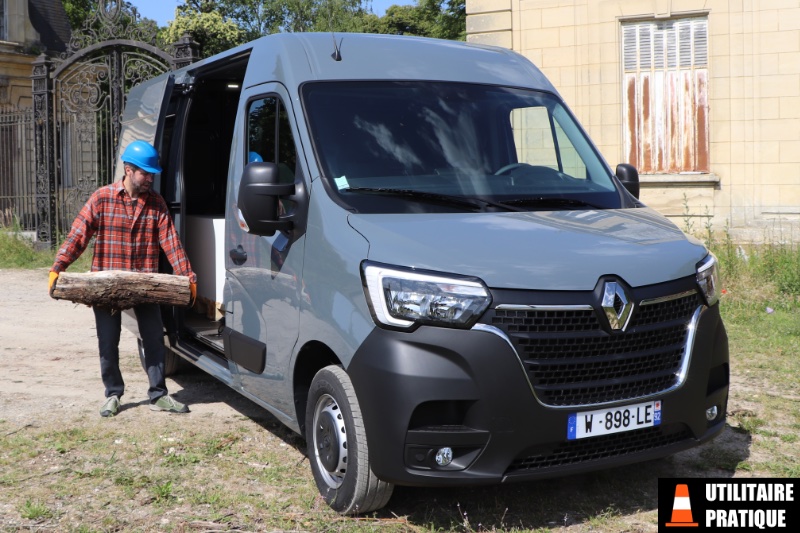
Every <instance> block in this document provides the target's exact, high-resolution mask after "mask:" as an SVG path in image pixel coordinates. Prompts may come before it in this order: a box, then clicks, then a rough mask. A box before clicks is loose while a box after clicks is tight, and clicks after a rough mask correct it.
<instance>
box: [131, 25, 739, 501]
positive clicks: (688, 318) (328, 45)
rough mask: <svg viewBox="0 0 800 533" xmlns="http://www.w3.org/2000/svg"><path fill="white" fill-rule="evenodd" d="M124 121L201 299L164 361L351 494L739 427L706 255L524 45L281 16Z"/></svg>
mask: <svg viewBox="0 0 800 533" xmlns="http://www.w3.org/2000/svg"><path fill="white" fill-rule="evenodd" d="M133 139H144V140H147V141H149V142H152V143H153V144H154V145H155V146H156V147H157V148H158V149H159V151H160V153H161V157H162V161H161V164H162V166H163V168H164V171H163V172H162V173H161V175H160V176H158V177H157V178H156V183H155V185H154V187H155V188H156V190H158V191H160V193H161V194H162V195H163V196H164V197H165V199H166V200H167V203H168V204H169V206H170V209H171V211H172V216H173V217H174V220H175V222H176V225H177V227H178V228H179V229H180V232H181V235H182V239H183V242H184V244H185V247H186V250H187V253H188V255H189V258H190V260H191V263H192V266H193V268H194V270H195V272H196V273H197V275H198V278H199V281H198V300H199V305H197V306H195V308H193V309H191V310H185V309H177V308H176V309H174V310H173V309H170V310H169V312H165V313H164V320H165V324H164V327H165V339H166V343H167V345H168V348H169V357H168V366H169V367H175V366H176V365H177V362H178V361H180V360H186V361H189V362H191V363H192V364H194V365H196V366H197V367H199V368H201V369H203V370H204V371H206V372H208V373H209V374H211V375H212V376H214V377H215V378H217V379H219V380H220V381H222V382H223V383H225V384H227V385H229V386H230V387H231V388H233V389H235V390H236V391H238V392H240V393H241V394H242V395H244V396H246V397H247V398H249V399H250V400H252V401H253V402H255V403H257V404H258V405H260V406H262V407H263V408H264V409H266V410H268V411H269V412H270V413H272V414H273V415H274V416H276V417H277V418H278V419H279V420H280V421H281V422H283V423H284V424H286V425H287V426H288V427H289V428H291V429H292V430H294V431H296V432H297V433H299V434H301V435H302V436H303V437H304V438H305V440H306V442H307V443H308V457H309V462H310V465H311V469H312V471H313V475H314V479H315V480H316V484H317V486H318V487H319V490H320V492H321V494H322V495H323V496H324V498H325V500H326V501H327V502H328V504H329V505H330V506H331V507H332V508H333V509H335V510H337V511H338V512H340V513H344V514H350V513H363V512H369V511H372V510H375V509H379V508H381V507H383V506H384V505H386V503H387V502H388V500H389V498H390V496H391V494H392V489H393V487H394V486H395V485H411V486H453V485H481V484H491V483H504V482H511V481H523V480H533V479H539V478H545V477H552V476H562V475H566V474H573V473H577V472H585V471H590V470H596V469H604V468H610V467H614V466H618V465H624V464H629V463H633V462H637V461H645V460H650V459H654V458H659V457H664V456H667V455H670V454H673V453H675V452H678V451H680V450H684V449H686V448H689V447H692V446H696V445H698V444H701V443H703V442H706V441H708V440H709V439H711V438H713V437H714V436H715V435H716V434H718V433H719V432H720V431H721V430H722V428H723V426H724V422H725V410H726V403H727V397H728V383H729V371H728V342H727V336H726V332H725V327H724V326H723V323H722V321H721V319H720V313H719V305H718V299H719V292H718V283H719V282H718V278H717V263H716V260H715V258H714V256H713V255H711V254H710V253H709V251H708V250H707V249H706V248H705V247H704V246H703V244H701V243H700V242H698V241H697V240H695V239H693V238H691V237H688V236H686V235H684V234H683V233H682V232H681V231H680V230H679V229H678V228H677V227H676V226H675V225H673V224H672V223H671V222H670V221H668V220H667V219H666V218H664V217H663V216H661V215H660V214H658V213H657V212H655V211H653V210H652V209H649V208H648V207H647V206H645V205H644V204H643V203H641V202H640V201H639V200H638V199H637V197H638V175H637V173H636V170H635V169H634V168H633V167H631V166H629V165H624V164H623V165H619V166H617V167H616V168H615V169H614V170H612V169H611V167H609V165H608V164H607V163H606V161H605V160H604V159H603V157H602V156H601V155H600V153H599V151H598V150H597V148H596V147H595V146H594V144H592V141H591V140H590V139H589V138H588V137H587V135H586V133H585V132H584V130H583V129H582V128H581V126H580V125H579V124H578V122H577V121H576V119H575V117H574V115H573V114H572V112H571V111H570V110H569V108H568V107H567V105H566V104H565V103H564V101H563V99H562V98H561V97H560V96H559V94H558V91H557V90H556V89H555V88H554V87H553V85H552V84H551V83H550V82H549V81H548V80H547V79H546V78H545V76H544V75H543V74H542V73H541V72H540V71H539V70H538V69H537V68H536V67H535V66H534V65H532V64H531V63H530V62H529V61H528V60H526V59H524V58H523V57H521V56H520V55H517V54H515V53H513V52H511V51H509V50H504V49H499V48H491V47H485V46H475V45H469V44H464V43H456V42H447V41H438V40H428V39H422V38H409V37H397V36H377V35H351V34H336V35H331V34H280V35H271V36H267V37H264V38H261V39H259V40H257V41H254V42H252V43H249V44H246V45H243V46H240V47H238V48H235V49H232V50H230V51H228V52H225V53H222V54H220V55H217V56H214V57H211V58H209V59H206V60H203V61H201V62H199V63H196V64H193V65H191V66H188V67H186V68H183V69H181V70H178V71H175V72H170V73H167V74H164V75H162V76H161V77H158V78H155V79H153V80H150V81H148V82H146V83H144V84H142V85H140V86H138V87H136V88H135V89H134V90H133V91H132V92H131V93H130V95H129V97H128V102H127V107H126V111H125V114H124V118H123V125H122V131H121V139H120V147H121V148H124V147H125V146H126V145H127V143H129V142H130V141H132V140H133ZM117 168H118V169H120V168H121V166H120V164H119V162H118V163H117ZM164 268H165V271H166V272H169V270H168V268H169V267H168V265H166V264H165V265H164Z"/></svg>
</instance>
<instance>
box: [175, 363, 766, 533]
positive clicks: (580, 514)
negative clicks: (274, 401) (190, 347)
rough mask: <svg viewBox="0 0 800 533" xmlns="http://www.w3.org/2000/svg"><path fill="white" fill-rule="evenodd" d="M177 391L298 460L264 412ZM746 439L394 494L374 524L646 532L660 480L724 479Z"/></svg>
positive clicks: (197, 391)
mask: <svg viewBox="0 0 800 533" xmlns="http://www.w3.org/2000/svg"><path fill="white" fill-rule="evenodd" d="M172 379H174V380H175V381H176V382H177V383H178V384H179V385H180V386H181V387H182V388H183V390H181V391H179V392H178V393H176V394H175V395H174V396H175V398H176V399H177V400H179V401H181V402H185V403H188V404H189V405H196V404H201V403H206V402H225V403H226V404H227V405H229V406H230V407H232V408H233V409H235V410H236V411H237V412H239V413H240V414H241V415H243V416H246V417H248V418H249V419H251V420H253V421H254V422H256V423H257V424H259V425H260V426H261V427H262V428H263V429H265V430H266V431H269V432H271V433H272V434H273V435H275V436H277V437H279V438H280V439H282V440H283V441H284V442H286V443H287V444H289V445H290V446H292V447H294V448H295V449H296V450H297V451H298V452H299V453H301V454H303V455H305V441H304V440H303V439H302V437H300V436H299V435H297V434H295V433H294V432H292V431H291V430H289V429H288V428H286V427H285V426H283V425H282V424H281V423H280V422H279V421H278V419H276V418H275V417H274V416H272V415H271V414H270V413H269V412H267V411H266V410H265V409H262V408H261V407H260V406H258V405H256V404H255V403H253V402H251V401H250V400H248V399H246V398H244V397H243V396H241V395H239V394H238V393H236V392H235V391H233V390H232V389H230V388H229V387H227V386H226V385H224V384H222V383H221V382H219V381H217V380H215V379H214V378H212V377H210V376H208V375H206V374H204V373H202V372H201V371H199V370H196V369H194V370H193V369H189V370H184V371H183V373H181V374H180V375H176V376H173V378H172ZM750 440H751V439H750V435H749V434H748V433H746V432H744V431H742V430H740V429H737V428H734V427H731V426H730V425H726V427H725V428H724V429H723V431H722V433H721V434H720V435H719V436H718V437H717V438H716V439H714V440H713V441H711V442H709V443H706V444H704V445H703V446H700V447H698V448H694V449H692V450H687V451H684V452H680V453H678V454H676V455H674V456H671V457H668V458H666V459H660V460H655V461H648V462H644V463H639V464H634V465H630V466H625V467H620V468H614V469H610V470H603V471H599V472H594V473H590V474H581V475H572V476H566V477H561V478H554V479H545V480H539V481H530V482H519V483H509V484H503V485H493V486H485V487H452V488H436V489H432V488H415V487H395V490H394V494H393V496H392V499H391V500H390V501H389V504H388V505H387V506H386V507H385V508H384V509H382V510H380V511H378V512H376V513H375V517H376V518H385V519H393V518H397V517H402V518H404V519H405V520H407V521H408V522H409V523H411V524H414V525H417V526H420V527H423V528H425V529H431V530H434V531H436V530H440V529H442V530H450V529H452V528H456V527H457V528H460V529H464V530H466V531H471V530H475V531H482V530H492V529H493V528H494V529H500V530H502V529H508V528H519V529H539V528H554V527H568V526H571V525H575V524H582V523H586V522H591V523H592V525H593V526H594V527H595V528H596V529H599V530H602V529H603V527H602V521H603V520H605V519H606V518H609V519H611V518H618V517H621V516H625V515H627V516H628V517H630V519H631V522H633V523H632V524H631V528H630V530H631V531H640V530H648V529H649V530H652V528H653V524H652V523H642V524H641V526H637V525H636V523H635V522H636V521H637V520H638V519H637V515H638V514H639V513H645V512H648V511H653V510H657V509H658V480H659V478H678V477H689V478H703V477H731V476H732V475H733V472H734V471H735V468H736V465H737V464H738V463H740V462H741V461H744V460H746V459H747V458H748V456H749V453H750V452H749V450H750Z"/></svg>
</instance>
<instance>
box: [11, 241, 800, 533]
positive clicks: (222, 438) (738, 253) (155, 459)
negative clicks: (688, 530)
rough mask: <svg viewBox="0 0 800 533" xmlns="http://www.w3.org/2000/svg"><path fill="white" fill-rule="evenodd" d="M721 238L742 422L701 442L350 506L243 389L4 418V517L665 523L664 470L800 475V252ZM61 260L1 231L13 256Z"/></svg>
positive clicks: (35, 261)
mask: <svg viewBox="0 0 800 533" xmlns="http://www.w3.org/2000/svg"><path fill="white" fill-rule="evenodd" d="M708 241H709V244H710V246H711V248H712V249H713V250H714V251H715V253H716V255H717V256H718V258H719V260H720V269H721V272H722V283H721V285H720V288H721V289H722V292H723V294H722V299H721V312H722V314H723V318H724V320H725V324H726V327H727V331H728V336H729V342H730V349H731V376H732V385H731V396H730V403H729V413H728V425H729V426H730V427H729V428H728V429H727V430H726V432H724V435H723V436H721V437H720V438H718V439H716V440H715V441H712V442H711V443H709V444H707V445H705V446H703V447H700V448H698V449H695V450H693V451H691V452H692V453H688V452H685V453H683V454H678V455H676V456H675V457H673V458H670V459H667V460H664V461H656V462H651V463H646V464H644V465H634V466H632V467H626V468H619V469H615V470H613V471H604V472H597V473H594V474H589V475H584V476H573V477H567V478H557V479H552V480H547V481H542V482H537V483H525V484H516V485H514V484H509V485H502V486H496V487H484V488H470V487H464V488H457V489H409V488H404V487H398V488H397V489H396V490H395V495H394V496H393V498H392V500H391V501H390V503H389V506H387V508H386V509H384V510H381V511H379V512H376V513H372V514H370V515H367V516H359V517H355V518H344V517H340V516H338V515H336V514H335V513H334V512H332V511H331V510H330V509H329V508H328V507H327V506H326V505H325V503H324V502H323V501H322V499H321V497H320V496H319V494H318V492H317V489H316V486H315V485H314V482H313V479H312V477H311V473H310V470H309V467H308V462H307V459H306V458H305V457H304V454H303V452H302V446H303V443H302V441H301V439H299V438H297V437H296V436H294V435H293V434H292V433H291V432H289V431H288V430H286V429H285V428H283V427H282V426H280V425H279V424H277V422H276V421H275V420H274V419H272V418H270V417H269V416H265V415H264V413H263V411H260V410H259V409H258V408H256V407H254V406H253V404H251V403H250V402H248V401H247V400H245V399H243V398H240V397H238V396H235V395H234V393H232V392H230V395H231V396H232V397H233V398H232V399H230V400H226V401H227V403H229V404H230V405H231V406H234V408H236V409H239V410H240V411H241V412H242V413H245V416H238V415H235V416H231V417H230V418H229V419H227V420H225V421H224V422H220V421H214V420H211V419H209V420H199V421H198V420H197V419H193V423H192V424H191V425H186V424H185V423H184V420H185V419H180V418H178V417H176V418H165V419H164V420H165V422H164V423H163V424H161V425H158V426H155V425H153V424H148V423H144V421H146V420H148V419H147V418H137V416H138V414H139V412H138V411H136V410H131V411H128V412H127V413H126V416H121V417H118V419H114V421H113V424H109V423H105V422H107V421H102V420H99V419H98V420H95V419H85V418H76V419H74V420H64V421H54V422H52V423H50V424H48V423H45V422H42V423H40V424H41V425H40V426H38V425H31V426H30V427H28V426H26V427H24V428H22V429H20V428H19V427H15V426H13V425H12V423H10V422H9V421H7V420H0V516H4V515H5V516H7V517H8V518H6V519H4V520H6V521H5V522H0V529H4V528H5V529H9V530H12V529H13V530H16V529H28V528H30V529H36V528H43V529H48V528H49V529H50V530H65V531H113V530H125V531H148V530H162V531H187V530H203V529H205V530H300V531H323V532H327V531H330V532H333V531H336V532H351V531H352V532H355V531H358V532H362V531H390V532H391V531H397V532H400V531H402V532H406V531H415V532H422V531H457V532H468V533H469V532H478V531H510V532H531V531H542V532H545V531H557V530H562V529H563V530H568V531H590V530H591V531H609V532H621V531H632V530H634V531H655V530H656V528H657V523H658V519H657V513H656V502H657V486H658V478H659V477H675V476H676V472H678V473H679V474H678V475H686V476H694V477H708V476H713V477H720V476H737V475H739V476H742V475H746V476H751V475H752V476H763V477H771V476H774V477H798V476H800V451H798V448H797V442H798V440H800V384H799V383H798V380H797V376H798V375H800V320H798V318H797V317H798V316H800V250H798V247H797V245H792V244H783V243H778V244H772V245H767V246H750V247H748V248H747V249H744V248H740V247H739V246H736V245H734V244H733V243H732V242H731V241H730V240H729V239H727V238H723V239H719V240H717V241H713V240H711V239H708ZM84 255H85V256H88V255H89V254H84ZM52 260H53V257H52V252H50V251H45V252H34V251H33V250H32V249H31V246H30V243H29V242H26V241H25V240H24V239H23V238H21V237H20V236H19V234H18V233H17V234H15V233H14V232H13V231H12V232H2V231H0V268H20V267H32V268H41V267H49V266H50V265H51V264H52ZM82 260H83V258H82ZM87 265H88V260H87ZM87 268H88V267H87ZM192 379H203V380H205V379H208V380H207V381H203V387H206V388H207V389H208V391H207V394H208V395H210V396H217V397H218V396H219V395H221V394H226V392H224V391H228V389H227V388H225V387H224V386H222V385H220V384H218V383H216V382H215V381H213V380H211V379H210V378H204V377H202V376H200V377H198V376H195V377H194V378H192ZM146 416H147V414H142V417H146ZM2 502H6V505H5V507H3V505H4V504H3V503H2Z"/></svg>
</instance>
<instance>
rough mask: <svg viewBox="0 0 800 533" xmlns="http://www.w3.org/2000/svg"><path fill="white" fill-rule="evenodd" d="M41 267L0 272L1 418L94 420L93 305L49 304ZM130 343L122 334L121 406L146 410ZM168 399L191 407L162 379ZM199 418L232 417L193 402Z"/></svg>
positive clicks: (98, 395)
mask: <svg viewBox="0 0 800 533" xmlns="http://www.w3.org/2000/svg"><path fill="white" fill-rule="evenodd" d="M47 276H48V274H47V271H46V270H0V287H2V288H0V291H1V292H2V294H3V298H2V299H3V305H2V308H0V365H2V368H3V372H2V373H0V413H2V415H0V417H2V418H3V419H5V420H7V421H14V420H17V421H18V422H20V423H23V424H25V423H35V421H36V419H37V418H38V417H46V418H48V419H52V418H54V417H61V416H62V415H63V416H66V415H68V416H69V417H74V416H77V415H81V414H86V415H90V416H96V415H97V416H99V415H98V410H99V408H100V405H101V404H102V403H103V400H104V394H103V390H104V389H103V383H102V381H101V380H100V362H99V358H98V355H97V337H96V333H95V326H94V314H93V313H92V310H91V308H89V307H87V306H85V305H78V304H74V303H72V302H68V301H65V300H53V299H51V298H50V297H49V295H48V292H47ZM135 354H136V338H135V337H134V335H133V334H131V333H130V332H129V331H127V330H126V329H125V328H123V329H122V338H121V339H120V359H121V367H122V369H123V378H124V379H125V388H126V391H125V396H124V397H123V399H122V408H123V409H125V410H127V409H131V408H135V409H137V410H141V411H148V412H149V409H148V408H147V405H146V402H147V388H148V383H147V376H146V375H145V373H144V371H142V369H141V367H139V366H138V360H137V359H136V356H135ZM167 386H168V388H169V391H170V394H174V395H175V396H176V398H179V399H182V400H183V401H187V402H190V401H191V400H190V398H189V397H188V396H189V393H188V392H183V389H182V387H181V386H180V385H179V384H178V383H176V382H175V381H173V380H168V383H167ZM192 411H193V412H196V413H198V414H200V415H203V414H219V415H221V416H225V415H227V414H230V413H231V412H234V411H233V409H232V408H231V406H229V405H228V404H226V403H225V402H224V401H222V400H221V401H219V402H207V401H204V402H203V403H199V404H197V405H193V406H192Z"/></svg>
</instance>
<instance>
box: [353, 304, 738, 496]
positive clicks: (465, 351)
mask: <svg viewBox="0 0 800 533" xmlns="http://www.w3.org/2000/svg"><path fill="white" fill-rule="evenodd" d="M347 372H348V373H349V375H350V377H351V379H352V382H353V385H354V387H355V390H356V394H357V396H358V401H359V405H360V407H361V411H362V415H363V417H364V425H365V428H366V433H367V439H368V443H369V450H370V460H371V463H372V468H373V471H374V472H375V474H376V475H377V476H378V477H379V478H380V479H382V480H384V481H388V482H392V483H396V484H400V485H415V486H442V485H466V484H491V483H499V482H504V481H510V480H526V479H536V478H543V477H553V476H558V475H567V474H573V473H578V472H585V471H591V470H597V469H603V468H610V467H614V466H619V465H624V464H629V463H634V462H639V461H645V460H649V459H654V458H658V457H664V456H667V455H671V454H673V453H675V452H678V451H680V450H683V449H687V448H690V447H693V446H696V445H698V444H700V443H702V442H705V441H707V440H709V439H711V438H713V437H714V436H715V435H716V434H717V433H719V432H720V431H721V430H722V428H723V427H724V422H725V409H726V406H727V397H728V342H727V335H726V333H725V328H724V325H723V323H722V321H721V319H720V316H719V306H714V307H712V308H708V309H704V311H703V313H702V314H701V315H700V318H699V320H698V322H697V324H696V329H695V334H694V337H693V342H692V345H691V359H690V363H689V367H688V373H687V378H686V380H685V381H684V382H683V383H682V385H681V386H679V387H677V388H675V389H674V390H671V391H670V392H667V393H664V394H663V395H657V396H656V399H659V400H661V401H662V405H663V407H662V422H661V425H660V426H655V427H650V428H644V429H639V430H634V431H627V432H623V433H615V434H612V435H607V436H600V437H591V438H586V439H579V440H573V441H568V440H567V419H568V417H569V415H570V414H571V413H575V412H580V411H586V410H591V407H587V406H573V407H552V406H546V405H544V404H543V403H542V402H541V401H539V399H538V398H537V397H536V395H535V393H534V390H533V388H532V386H531V383H530V381H529V379H528V377H527V374H526V371H525V368H524V366H523V363H522V360H521V359H520V357H519V356H518V354H517V351H516V350H515V348H514V346H513V344H512V343H511V342H509V340H508V337H505V336H504V335H503V334H502V333H499V332H494V333H493V332H491V331H487V330H476V329H473V330H468V331H467V330H452V329H444V328H434V327H420V328H418V329H417V330H416V331H414V332H411V333H407V332H396V331H388V330H382V329H378V328H376V329H375V330H374V331H373V332H372V333H371V334H370V335H369V337H368V338H367V339H366V341H365V342H364V343H363V345H362V346H361V347H360V348H359V350H358V351H357V352H356V354H355V356H354V358H353V360H352V361H351V364H350V365H349V366H348V368H347ZM639 401H641V400H640V399H638V398H637V399H631V400H629V401H617V402H615V403H614V404H613V405H625V404H633V403H637V402H639ZM714 405H716V406H718V408H719V412H720V414H719V415H718V416H717V418H716V419H714V420H713V421H711V422H709V421H708V420H706V416H705V411H706V409H707V408H708V407H711V406H714ZM443 446H448V447H450V448H452V449H453V456H454V459H453V462H452V463H451V464H449V465H448V466H445V467H439V466H437V465H436V463H435V461H434V459H433V457H434V455H435V453H436V450H437V449H439V448H440V447H443Z"/></svg>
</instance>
